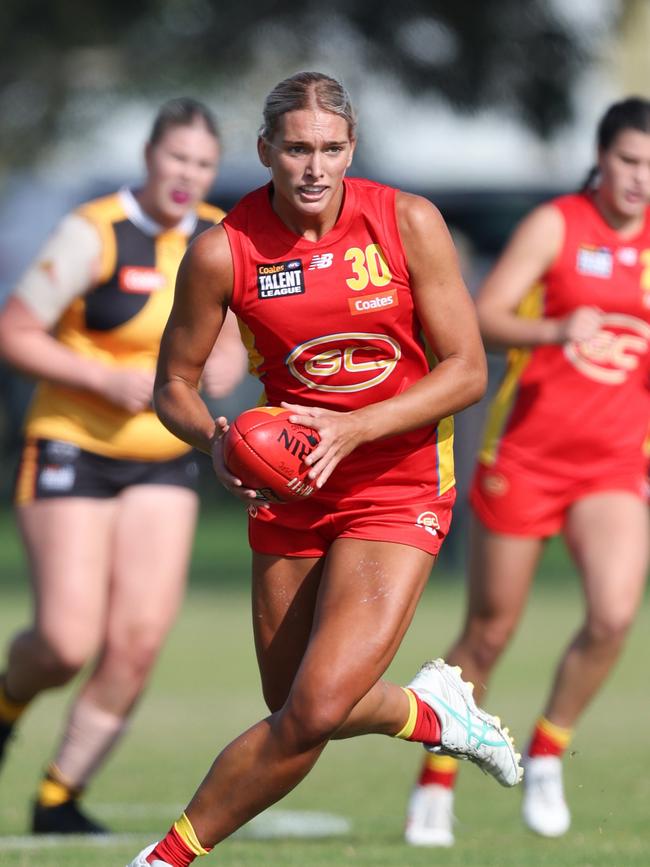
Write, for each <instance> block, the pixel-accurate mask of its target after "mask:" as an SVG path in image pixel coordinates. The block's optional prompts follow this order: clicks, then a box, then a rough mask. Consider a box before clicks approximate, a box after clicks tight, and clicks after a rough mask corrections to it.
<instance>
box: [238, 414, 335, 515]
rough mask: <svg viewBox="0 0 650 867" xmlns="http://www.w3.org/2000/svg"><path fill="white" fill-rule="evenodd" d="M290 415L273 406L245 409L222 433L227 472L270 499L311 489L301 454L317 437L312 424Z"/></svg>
mask: <svg viewBox="0 0 650 867" xmlns="http://www.w3.org/2000/svg"><path fill="white" fill-rule="evenodd" d="M291 415H292V413H290V412H289V411H288V410H286V409H282V408H280V407H275V406H262V407H256V408H255V409H247V410H246V411H245V412H242V413H241V415H239V416H237V418H236V419H235V420H234V422H232V424H231V425H230V427H229V429H228V431H227V433H226V435H225V437H224V443H223V455H224V460H225V462H226V466H227V467H228V469H229V470H230V472H231V473H232V474H233V476H236V477H237V478H238V479H241V481H242V483H243V485H244V487H246V488H252V489H253V490H255V491H257V493H258V496H260V497H264V498H265V499H267V500H270V501H271V502H272V503H289V502H292V501H294V500H300V499H303V498H304V497H308V496H309V495H310V494H312V493H313V492H314V487H313V485H312V484H311V482H310V480H309V478H308V477H307V474H308V473H309V470H310V467H308V466H307V464H306V463H305V458H306V457H307V455H308V454H310V453H311V452H312V451H313V450H314V449H315V448H316V446H317V445H318V443H319V442H320V437H319V436H318V433H317V432H316V431H315V430H314V429H313V428H310V427H304V426H303V425H300V424H293V422H290V421H289V417H290V416H291Z"/></svg>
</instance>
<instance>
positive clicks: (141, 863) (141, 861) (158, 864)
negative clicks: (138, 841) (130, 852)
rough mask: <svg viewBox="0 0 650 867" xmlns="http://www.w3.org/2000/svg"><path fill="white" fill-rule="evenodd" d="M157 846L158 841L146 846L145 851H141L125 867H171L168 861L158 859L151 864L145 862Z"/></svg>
mask: <svg viewBox="0 0 650 867" xmlns="http://www.w3.org/2000/svg"><path fill="white" fill-rule="evenodd" d="M157 845H158V841H156V842H155V843H152V844H151V845H150V846H147V848H146V849H143V850H142V852H140V853H139V854H138V855H136V856H135V858H134V859H133V861H131V863H130V864H128V865H127V867H172V865H171V864H170V863H169V861H161V860H160V858H156V860H155V861H151V862H149V861H147V855H151V853H152V852H153V850H154V849H155V848H156V846H157Z"/></svg>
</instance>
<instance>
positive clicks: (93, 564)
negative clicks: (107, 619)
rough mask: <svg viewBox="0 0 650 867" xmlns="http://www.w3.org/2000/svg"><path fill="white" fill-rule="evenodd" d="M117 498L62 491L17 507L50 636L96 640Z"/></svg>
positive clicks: (38, 620) (39, 617)
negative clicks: (69, 493) (52, 496)
mask: <svg viewBox="0 0 650 867" xmlns="http://www.w3.org/2000/svg"><path fill="white" fill-rule="evenodd" d="M115 511H116V503H115V500H114V499H101V498H97V499H95V498H91V497H60V498H59V497H57V498H54V499H47V500H35V501H32V502H30V503H27V504H24V505H22V506H19V507H18V508H17V518H18V524H19V527H20V530H21V534H22V537H23V541H24V543H25V547H26V549H27V554H28V559H29V565H30V572H31V580H32V586H33V591H34V597H35V605H34V610H35V625H36V628H37V629H38V630H39V632H40V633H41V634H42V635H43V636H44V637H45V638H46V639H47V640H48V641H55V642H56V643H57V644H59V643H60V642H61V641H65V642H66V643H73V644H77V643H80V644H83V645H88V649H89V650H90V649H92V648H91V647H90V645H92V644H95V643H96V641H97V640H98V635H99V633H100V632H101V630H102V629H103V622H104V616H105V610H106V600H107V596H108V582H109V576H110V563H111V543H112V538H113V528H114V521H115Z"/></svg>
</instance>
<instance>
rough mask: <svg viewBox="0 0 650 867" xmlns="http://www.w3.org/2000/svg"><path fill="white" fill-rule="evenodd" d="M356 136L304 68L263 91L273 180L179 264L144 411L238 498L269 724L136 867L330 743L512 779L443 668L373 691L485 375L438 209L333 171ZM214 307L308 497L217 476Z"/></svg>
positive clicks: (271, 799)
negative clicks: (240, 351)
mask: <svg viewBox="0 0 650 867" xmlns="http://www.w3.org/2000/svg"><path fill="white" fill-rule="evenodd" d="M354 146H355V120H354V113H353V110H352V107H351V105H350V102H349V97H348V95H347V93H346V92H345V90H344V89H343V88H342V86H341V85H340V84H339V83H338V82H337V81H335V80H333V79H331V78H329V77H327V76H325V75H321V74H319V73H299V74H297V75H295V76H293V77H292V78H289V79H287V80H285V81H283V82H281V83H280V84H278V85H277V86H276V87H275V88H274V90H273V91H272V92H271V94H270V95H269V96H268V98H267V100H266V105H265V112H264V126H263V128H262V131H261V134H260V138H259V142H258V150H259V156H260V159H261V161H262V163H263V164H264V165H265V166H268V167H269V169H270V171H271V179H272V180H271V183H270V184H268V185H267V186H265V187H263V188H262V189H259V190H257V191H255V192H253V193H251V194H249V195H248V196H247V197H245V198H244V199H243V200H242V202H240V204H239V205H238V206H237V207H235V209H234V210H233V211H232V213H231V215H230V216H229V217H228V218H227V222H226V223H225V224H224V227H223V228H221V229H219V230H218V231H216V232H209V233H208V235H207V236H206V237H205V238H203V239H199V240H198V243H196V244H194V245H193V247H192V249H191V252H189V254H188V255H187V257H186V259H185V261H184V263H183V265H182V266H181V271H180V273H179V280H178V284H177V291H176V301H175V306H174V309H173V312H172V315H171V317H170V320H169V323H168V326H167V329H166V333H165V337H164V339H163V345H162V352H161V356H160V361H159V371H158V376H157V385H156V407H157V410H158V412H159V414H160V417H161V419H162V420H163V421H164V423H165V424H166V425H167V426H168V427H169V428H170V430H172V431H173V432H174V433H176V434H177V435H178V436H179V437H181V438H182V439H184V440H186V441H187V442H189V443H192V444H193V445H195V446H197V447H198V448H200V449H202V450H203V451H205V452H210V453H212V456H213V461H214V466H215V470H216V473H217V475H218V477H219V478H220V479H221V481H222V482H223V484H224V485H225V486H226V487H227V488H228V489H229V490H231V491H232V492H233V493H234V494H235V495H236V496H238V497H239V498H240V499H241V500H242V501H243V502H244V503H246V504H248V505H249V506H250V507H251V508H250V515H251V517H250V542H251V547H252V551H253V554H252V556H253V615H254V616H253V622H254V632H255V643H256V649H257V655H258V661H259V667H260V672H261V678H262V685H263V691H264V697H265V700H266V702H267V704H268V707H269V710H270V715H269V716H267V717H266V719H264V720H262V721H260V722H258V723H256V724H255V725H253V726H252V727H251V728H250V729H249V730H248V731H247V732H245V733H244V734H242V735H241V736H240V737H238V738H237V739H235V740H234V741H233V742H232V743H231V744H230V745H229V746H227V747H226V748H225V749H224V750H223V752H222V753H221V754H220V755H219V756H218V757H217V759H216V760H215V762H214V764H213V765H212V767H211V769H210V770H209V772H208V774H207V776H206V778H205V780H204V781H203V782H202V784H201V786H200V787H199V789H198V791H197V793H196V795H195V796H194V798H193V799H192V801H191V803H190V804H189V806H188V808H187V810H186V812H185V813H184V814H183V815H182V817H181V818H180V819H179V820H178V821H177V822H176V823H175V824H174V826H173V827H172V828H171V829H170V831H169V833H168V834H167V836H166V837H165V838H164V839H163V840H162V841H161V842H160V843H158V844H154V845H152V846H149V847H147V848H146V849H145V850H144V851H143V852H141V853H140V854H139V855H138V856H137V857H136V858H135V860H134V861H133V862H132V867H145V865H149V864H151V865H156V867H166V865H172V867H185V865H187V864H189V863H190V862H191V861H193V860H194V858H195V857H196V856H197V855H202V854H205V853H206V852H207V851H209V849H210V848H211V847H213V846H215V845H216V844H217V843H219V842H220V841H221V840H223V839H224V838H225V837H227V836H228V835H230V834H232V833H233V831H235V830H236V829H237V828H239V827H240V826H241V825H243V824H244V823H245V822H247V821H248V820H249V819H251V818H252V817H253V816H255V815H256V814H258V813H259V812H261V811H262V810H264V809H265V808H266V807H268V806H269V805H271V804H273V803H275V802H276V801H278V800H279V799H280V798H282V797H283V796H284V795H286V794H287V793H288V792H290V791H291V790H292V789H293V788H294V787H295V786H296V785H297V784H298V783H299V782H300V781H301V780H302V779H303V778H304V777H305V775H306V774H307V773H308V772H309V771H310V770H311V768H312V767H313V765H314V763H315V762H316V760H317V759H318V757H319V755H320V754H321V752H322V750H323V749H324V747H325V746H326V744H327V742H328V741H329V740H330V739H332V738H334V737H336V738H346V737H352V736H355V735H361V734H365V733H380V734H385V735H388V736H393V737H400V738H403V739H406V740H412V741H419V742H421V743H424V744H426V745H427V746H428V747H429V748H430V749H437V750H440V749H444V750H445V751H446V752H449V753H451V754H454V755H458V756H460V757H463V758H469V759H470V760H472V761H474V762H475V763H477V764H478V765H479V766H480V767H482V768H483V769H484V770H486V771H487V772H488V773H490V774H492V776H494V777H495V778H496V779H497V780H498V781H499V782H500V783H502V784H503V785H505V786H512V785H515V784H516V783H517V781H518V780H519V778H520V775H521V774H520V771H521V769H520V768H519V764H518V756H517V755H516V754H515V752H514V749H513V746H512V741H511V739H510V737H509V735H508V733H507V730H504V729H502V728H501V725H500V722H499V721H498V719H497V718H495V717H490V716H489V715H487V714H486V713H484V712H483V711H481V710H479V709H478V708H477V707H476V705H475V704H474V701H473V699H472V696H471V688H470V686H469V685H468V684H467V683H466V682H465V681H463V680H461V678H460V673H459V671H458V669H450V668H449V667H448V666H446V665H445V664H444V663H443V662H442V660H436V661H435V662H431V663H428V664H426V665H425V666H424V667H423V668H422V669H421V671H420V672H419V673H418V674H417V675H416V677H415V679H414V680H413V681H412V682H411V684H409V687H408V688H402V687H399V686H396V685H394V684H392V683H388V682H386V681H384V680H382V679H381V677H382V675H383V673H384V671H385V670H386V668H387V666H388V664H389V663H390V661H391V660H392V658H393V656H394V654H395V652H396V651H397V648H398V647H399V645H400V642H401V640H402V637H403V635H404V633H405V631H406V629H407V627H408V624H409V622H410V620H411V618H412V615H413V612H414V609H415V607H416V604H417V601H418V598H419V596H420V594H421V592H422V589H423V587H424V585H425V583H426V581H427V578H428V576H429V573H430V571H431V568H432V566H433V563H434V561H435V558H436V554H437V552H438V550H439V547H440V544H441V542H442V539H443V538H444V536H445V534H446V532H447V528H448V526H449V521H450V509H451V506H452V501H453V497H454V494H453V484H454V482H453V470H452V467H451V427H450V423H449V422H448V421H444V419H446V418H447V417H448V416H449V415H450V414H451V413H453V412H456V411H457V410H460V409H462V408H463V407H465V406H467V405H468V404H470V403H472V402H474V401H476V400H477V399H478V398H479V397H480V396H481V394H482V393H483V390H484V386H485V378H486V371H485V359H484V354H483V349H482V345H481V340H480V335H479V331H478V326H477V322H476V319H475V313H474V309H473V304H472V302H471V299H470V298H469V295H468V293H467V291H466V289H465V287H464V285H463V282H462V279H461V277H460V275H459V272H458V267H457V263H456V256H455V252H454V249H453V245H452V243H451V241H450V238H449V235H448V232H447V229H446V227H445V225H444V223H443V221H442V219H441V217H440V215H439V214H438V212H437V211H436V209H435V208H434V207H432V205H431V204H430V203H429V202H427V201H425V200H424V199H421V198H419V197H417V196H410V195H406V194H404V193H401V192H397V191H395V190H393V189H389V188H388V187H384V186H381V185H379V184H375V183H372V182H370V181H365V180H356V179H354V180H348V179H345V177H344V176H345V173H346V170H347V168H348V166H349V165H350V163H351V161H352V155H353V151H354ZM228 307H230V308H232V310H234V311H235V313H236V314H237V316H238V318H239V320H240V323H241V328H242V331H243V333H244V337H245V339H246V341H247V342H248V345H249V347H250V358H251V362H252V364H253V365H254V367H255V370H256V371H257V373H258V375H259V377H260V379H261V381H262V383H263V385H264V390H265V401H266V402H267V403H268V404H269V405H278V404H283V405H284V406H285V407H289V408H290V409H291V410H292V411H293V412H294V416H293V419H294V420H295V421H297V422H298V423H301V424H305V425H310V426H312V427H314V428H316V429H317V430H318V432H319V434H320V437H321V440H320V444H319V445H318V446H317V447H316V448H315V449H314V451H313V452H312V454H311V457H310V460H311V461H312V470H311V475H312V479H313V481H314V484H315V486H316V492H315V493H314V494H313V495H312V497H311V498H310V499H306V500H304V501H300V502H298V503H293V504H285V505H281V506H277V505H272V506H268V507H261V506H264V505H265V504H260V503H259V502H258V503H255V500H254V498H255V496H256V495H255V492H254V491H252V490H249V489H244V488H243V487H242V486H241V484H240V482H239V480H238V479H235V478H234V477H233V476H231V475H230V474H229V473H228V472H227V471H226V469H225V467H224V464H223V459H222V446H221V437H222V435H223V432H224V431H225V430H226V428H227V423H226V420H225V419H224V418H221V419H218V420H217V422H216V424H215V421H214V420H213V419H212V418H211V417H210V414H209V413H208V411H207V409H206V407H205V406H204V404H203V402H202V401H201V400H200V399H199V397H198V394H197V391H196V384H197V382H198V381H199V378H200V376H201V369H202V367H203V364H204V362H205V359H206V357H207V354H208V352H209V349H210V347H211V346H212V344H213V343H214V340H215V337H216V335H217V334H218V332H219V328H220V326H221V323H222V320H223V317H224V312H225V310H226V309H227V308H228ZM425 340H426V344H428V345H429V346H430V347H432V348H433V349H434V350H435V355H436V360H437V364H436V366H435V367H433V369H432V368H431V364H429V363H428V361H427V355H426V348H425ZM261 769H262V770H261Z"/></svg>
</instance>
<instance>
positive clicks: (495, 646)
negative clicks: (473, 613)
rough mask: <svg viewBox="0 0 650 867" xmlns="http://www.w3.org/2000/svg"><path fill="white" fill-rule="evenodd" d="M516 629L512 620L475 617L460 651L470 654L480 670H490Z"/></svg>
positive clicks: (467, 628) (459, 646)
mask: <svg viewBox="0 0 650 867" xmlns="http://www.w3.org/2000/svg"><path fill="white" fill-rule="evenodd" d="M514 629H515V624H514V623H513V622H512V621H510V620H503V619H487V618H475V619H474V620H472V621H470V623H469V624H468V625H467V627H466V629H465V632H464V634H463V637H462V638H461V641H460V642H459V645H458V651H459V652H460V653H461V654H468V655H469V656H470V657H471V659H472V661H473V663H474V665H475V666H476V668H477V669H478V670H479V671H481V672H484V673H487V672H490V671H491V670H492V668H493V667H494V666H495V664H496V663H497V661H498V660H499V657H500V656H501V654H502V653H503V651H504V650H505V648H506V647H507V646H508V643H509V642H510V639H511V638H512V634H513V632H514Z"/></svg>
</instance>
